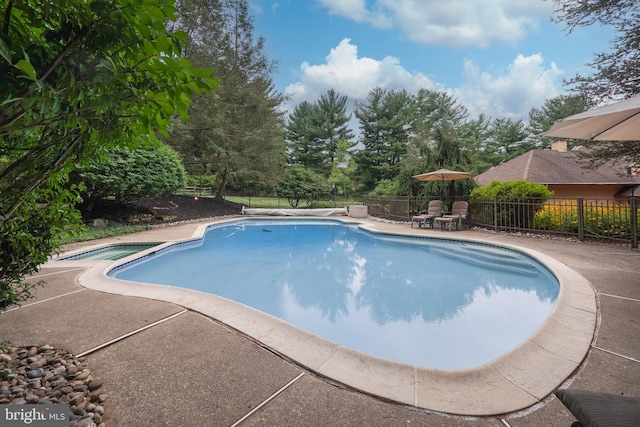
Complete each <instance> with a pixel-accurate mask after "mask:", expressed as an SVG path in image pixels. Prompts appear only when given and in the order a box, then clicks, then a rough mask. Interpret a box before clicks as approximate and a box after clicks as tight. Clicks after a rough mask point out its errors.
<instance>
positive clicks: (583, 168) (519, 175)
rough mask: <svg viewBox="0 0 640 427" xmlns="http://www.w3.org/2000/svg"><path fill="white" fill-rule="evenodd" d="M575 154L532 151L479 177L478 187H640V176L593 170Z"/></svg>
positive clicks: (616, 169)
mask: <svg viewBox="0 0 640 427" xmlns="http://www.w3.org/2000/svg"><path fill="white" fill-rule="evenodd" d="M587 166H588V162H587V161H586V160H584V159H581V158H580V157H578V155H577V154H576V153H575V152H572V151H568V152H562V151H556V150H531V151H528V152H526V153H524V154H522V155H520V156H518V157H516V158H514V159H511V160H509V161H508V162H505V163H503V164H501V165H498V166H494V167H493V168H491V169H489V170H488V171H486V172H484V173H482V174H480V175H478V176H476V177H475V180H476V182H477V183H478V185H488V184H491V182H492V181H500V182H505V181H514V180H520V179H521V180H525V181H534V182H537V183H538V184H545V185H548V184H627V185H634V184H635V185H637V184H640V175H636V176H629V175H628V172H627V168H626V167H625V166H624V165H620V164H613V163H611V162H607V163H606V164H604V165H602V166H599V167H597V168H589V167H587Z"/></svg>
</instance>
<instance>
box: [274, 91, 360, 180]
mask: <svg viewBox="0 0 640 427" xmlns="http://www.w3.org/2000/svg"><path fill="white" fill-rule="evenodd" d="M346 104H347V97H346V96H340V95H339V94H338V93H336V92H335V91H334V90H333V89H330V90H329V91H327V93H326V95H322V96H321V97H320V99H319V100H318V101H316V102H315V103H313V104H311V103H309V102H307V101H304V102H302V103H301V104H299V105H298V106H297V107H296V108H295V109H294V110H293V112H292V113H291V115H290V116H289V120H288V123H287V126H286V129H287V145H288V151H289V160H290V162H291V163H293V164H301V165H304V166H305V167H307V168H310V169H312V170H314V171H315V172H317V173H320V174H323V175H324V176H329V174H330V173H331V169H332V168H333V165H334V164H335V162H336V155H337V150H338V143H339V142H340V141H351V140H352V139H353V132H352V131H351V129H350V128H349V126H348V122H349V116H348V115H347V107H346ZM352 145H353V144H352Z"/></svg>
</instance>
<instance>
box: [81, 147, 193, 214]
mask: <svg viewBox="0 0 640 427" xmlns="http://www.w3.org/2000/svg"><path fill="white" fill-rule="evenodd" d="M80 176H81V178H82V180H83V182H84V183H85V185H86V187H87V191H86V193H85V194H84V195H83V197H84V198H88V199H93V200H96V199H101V198H105V197H107V196H115V198H116V200H118V201H121V202H128V201H133V200H138V199H141V198H145V197H158V196H162V195H165V194H170V193H173V192H175V191H176V190H181V189H183V188H184V186H185V184H186V179H187V178H186V173H185V171H184V167H183V166H182V163H181V161H180V158H179V157H178V154H177V153H176V152H175V150H173V149H172V148H171V147H169V146H166V145H163V144H157V145H151V146H146V147H140V148H138V149H136V150H129V149H125V148H115V149H113V150H111V151H110V152H109V153H108V158H107V159H106V160H102V161H100V160H97V161H95V162H92V163H91V164H90V165H89V166H88V167H86V168H84V169H83V170H82V171H81V173H80Z"/></svg>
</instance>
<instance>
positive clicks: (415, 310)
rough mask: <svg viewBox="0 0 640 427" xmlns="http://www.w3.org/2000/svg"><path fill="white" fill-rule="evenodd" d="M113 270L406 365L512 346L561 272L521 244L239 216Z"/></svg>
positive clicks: (484, 357) (548, 305)
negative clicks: (244, 308) (517, 247)
mask: <svg viewBox="0 0 640 427" xmlns="http://www.w3.org/2000/svg"><path fill="white" fill-rule="evenodd" d="M108 275H109V276H111V277H114V278H117V279H122V280H128V281H134V282H144V283H155V284H163V285H171V286H178V287H183V288H189V289H194V290H198V291H204V292H207V293H211V294H215V295H218V296H221V297H224V298H228V299H231V300H234V301H237V302H240V303H242V304H246V305H248V306H250V307H253V308H255V309H257V310H260V311H262V312H265V313H268V314H270V315H272V316H275V317H277V318H279V319H282V320H284V321H286V322H288V323H290V324H293V325H295V326H297V327H299V328H301V329H303V330H306V331H309V332H311V333H312V334H316V335H319V336H321V337H324V338H325V339H327V340H329V341H332V342H335V343H337V344H340V345H343V346H346V347H348V348H351V349H354V350H357V351H359V352H362V353H366V354H369V355H373V356H376V357H379V358H382V359H386V360H391V361H395V362H399V363H403V364H409V365H416V366H422V367H427V368H437V369H464V368H471V367H475V366H478V365H482V364H484V363H487V362H488V361H490V360H492V359H495V358H496V357H498V356H500V355H502V354H504V353H506V352H508V351H509V350H511V349H512V348H514V347H516V346H517V345H519V344H520V343H521V342H523V341H524V340H526V339H527V337H529V336H530V335H531V334H533V333H534V332H535V331H536V329H537V328H538V327H539V326H540V325H541V324H542V323H543V322H544V320H545V319H546V318H547V316H548V314H549V313H550V311H551V309H552V308H553V306H554V303H555V301H556V299H557V297H558V293H559V283H558V281H557V279H556V278H555V276H554V275H553V274H551V273H550V271H549V270H548V269H547V268H546V267H545V266H544V265H542V264H541V263H539V262H537V261H536V260H534V259H533V258H531V257H530V256H528V255H525V254H523V253H520V252H518V251H514V250H511V249H507V248H501V247H498V246H493V245H487V244H480V243H474V242H468V241H455V240H453V241H452V240H447V239H437V238H426V237H406V236H405V237H403V236H395V235H389V234H379V233H371V232H369V231H366V230H363V229H362V228H360V227H359V226H357V225H355V224H345V223H343V222H340V221H328V220H320V221H313V220H292V219H287V220H277V219H276V220H274V219H269V220H258V219H251V220H241V221H233V222H227V223H223V224H216V225H211V226H209V227H208V228H207V231H206V234H205V236H204V238H203V239H198V240H195V241H191V242H184V243H181V244H179V245H173V246H169V247H167V248H164V249H162V250H158V251H156V253H155V254H152V255H148V256H145V257H143V258H141V259H139V260H135V261H132V262H129V263H127V264H125V265H124V266H120V267H116V268H114V269H112V270H110V271H109V273H108Z"/></svg>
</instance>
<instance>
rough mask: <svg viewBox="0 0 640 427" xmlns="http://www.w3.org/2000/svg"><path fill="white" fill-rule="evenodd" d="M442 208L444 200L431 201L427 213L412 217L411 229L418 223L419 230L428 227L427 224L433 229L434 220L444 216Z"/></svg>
mask: <svg viewBox="0 0 640 427" xmlns="http://www.w3.org/2000/svg"><path fill="white" fill-rule="evenodd" d="M442 206H443V203H442V200H432V201H430V202H429V206H427V212H425V213H420V215H415V216H413V217H411V228H413V223H414V222H417V223H418V228H421V227H422V226H425V227H426V226H427V224H430V225H431V228H433V219H434V218H436V217H439V216H440V215H442Z"/></svg>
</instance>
